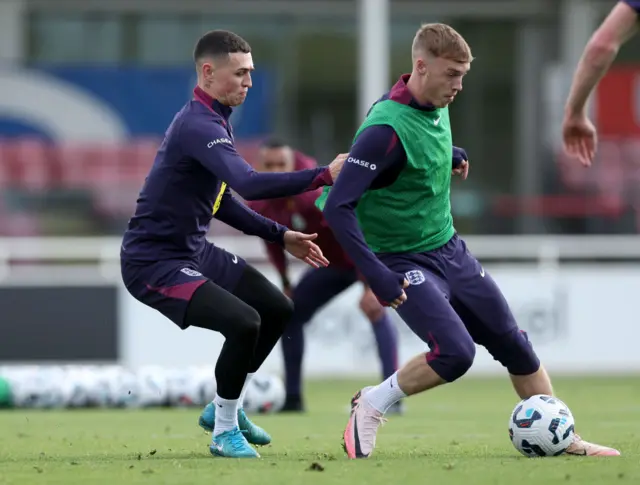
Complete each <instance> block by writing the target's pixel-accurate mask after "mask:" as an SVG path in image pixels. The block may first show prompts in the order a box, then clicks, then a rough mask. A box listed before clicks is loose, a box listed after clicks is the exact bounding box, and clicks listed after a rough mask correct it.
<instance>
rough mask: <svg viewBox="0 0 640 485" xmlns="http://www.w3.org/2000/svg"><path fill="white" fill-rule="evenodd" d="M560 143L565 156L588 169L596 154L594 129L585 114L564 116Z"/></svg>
mask: <svg viewBox="0 0 640 485" xmlns="http://www.w3.org/2000/svg"><path fill="white" fill-rule="evenodd" d="M562 141H563V143H564V150H565V152H566V153H567V155H569V156H572V157H576V158H577V159H578V160H580V163H582V165H584V166H585V167H590V166H591V164H592V163H593V158H594V157H595V154H596V147H597V144H598V138H597V134H596V128H595V126H593V123H591V121H590V120H589V118H587V116H586V115H585V114H579V115H566V116H565V118H564V120H563V122H562Z"/></svg>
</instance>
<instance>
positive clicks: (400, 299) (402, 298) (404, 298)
mask: <svg viewBox="0 0 640 485" xmlns="http://www.w3.org/2000/svg"><path fill="white" fill-rule="evenodd" d="M408 286H409V282H408V281H407V280H404V281H403V282H402V293H400V296H399V297H398V298H396V299H395V300H393V301H392V302H391V303H390V304H389V306H390V307H391V308H393V309H394V310H395V309H396V308H398V307H399V306H400V305H402V304H403V303H404V302H405V301H407V294H406V293H405V292H404V289H405V288H407V287H408Z"/></svg>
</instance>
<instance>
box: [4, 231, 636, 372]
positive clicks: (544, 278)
mask: <svg viewBox="0 0 640 485" xmlns="http://www.w3.org/2000/svg"><path fill="white" fill-rule="evenodd" d="M213 241H214V242H215V243H217V244H219V245H220V246H223V247H225V248H226V249H228V250H230V251H232V252H234V253H236V254H238V255H241V256H243V257H245V258H246V259H248V260H250V261H252V262H253V264H255V265H256V266H257V267H258V269H260V270H261V271H263V272H264V273H265V274H266V275H267V276H268V277H269V278H270V279H272V280H273V281H274V282H277V281H278V278H277V275H276V273H275V272H274V271H273V269H272V268H271V267H270V266H269V264H268V263H267V262H266V258H265V253H264V250H263V248H262V244H261V243H260V242H259V241H258V240H256V239H255V238H249V237H238V238H228V239H213ZM466 241H467V244H468V246H469V248H470V250H471V251H472V252H473V253H474V254H475V255H476V256H477V257H478V259H480V261H481V262H483V266H484V267H485V268H486V269H487V271H489V272H491V273H492V275H493V277H494V278H495V279H496V280H497V282H498V284H499V285H500V286H501V288H502V289H503V291H504V293H505V295H506V297H507V300H508V301H509V303H510V305H511V307H512V309H513V311H514V313H515V315H516V317H517V319H518V321H519V323H520V326H521V327H523V328H524V329H525V330H527V331H528V332H529V335H530V338H531V340H532V341H533V343H534V345H535V347H536V350H537V352H538V354H539V356H540V357H541V359H542V360H543V362H544V363H545V364H546V366H547V367H548V368H549V369H550V370H551V371H554V372H560V373H562V372H566V373H597V372H616V373H617V372H638V371H640V351H639V349H638V344H637V342H638V341H640V322H639V321H638V307H637V305H636V299H637V298H638V294H640V237H614V236H603V237H562V238H548V237H469V238H466ZM119 247H120V240H119V239H76V238H72V239H60V238H55V239H46V238H43V239H20V238H17V239H5V240H0V268H1V269H2V270H1V271H0V287H2V286H6V285H10V286H21V285H33V284H47V285H48V284H51V285H65V284H78V282H82V283H83V284H88V285H116V286H117V287H118V288H119V303H118V305H119V309H118V312H119V323H118V324H119V326H120V348H121V360H122V363H123V364H125V365H128V366H131V367H139V366H143V365H168V366H187V365H203V364H208V363H212V362H213V361H214V360H215V357H216V356H217V353H218V351H219V349H220V346H221V345H222V339H221V338H220V336H218V335H217V334H211V333H210V332H206V331H203V330H200V329H189V330H186V331H184V332H182V331H180V330H178V329H177V328H176V327H175V326H174V325H172V324H171V323H170V322H168V321H167V320H166V319H165V318H164V317H163V316H162V315H160V314H159V313H157V312H155V311H154V310H151V309H149V308H147V307H145V306H144V305H142V304H140V303H139V302H137V301H136V300H134V299H133V298H132V297H131V296H130V295H128V293H127V292H126V290H125V289H124V288H123V286H122V284H121V282H120V275H119V265H118V255H119ZM18 261H22V262H23V263H26V262H29V264H27V265H20V266H18V265H13V264H11V263H12V262H18ZM61 261H78V262H83V263H85V264H82V265H80V266H74V267H71V266H68V265H65V266H61V265H59V264H56V263H60V262H61ZM302 271H304V267H303V266H302V265H294V266H293V274H294V277H295V278H297V277H299V276H300V274H301V273H302ZM361 291H362V290H361V288H360V287H357V286H355V287H353V288H350V289H349V290H348V291H346V292H345V293H343V294H342V295H340V296H339V297H338V298H336V299H335V301H333V302H331V303H330V304H329V305H327V306H326V307H325V308H324V309H322V310H321V311H320V312H319V313H318V314H317V315H316V317H315V318H314V319H313V321H312V322H310V324H309V325H308V326H307V328H306V335H307V337H308V338H307V342H306V354H305V372H306V375H310V376H330V375H336V376H337V375H340V376H353V375H370V374H371V369H377V368H378V360H377V354H376V347H375V343H374V339H373V333H372V332H371V330H370V329H369V328H368V327H369V324H368V323H367V321H366V319H365V318H364V317H363V316H362V315H361V314H360V311H359V310H358V305H357V301H358V297H359V294H360V292H361ZM392 314H393V316H394V319H395V320H396V322H397V323H398V328H399V329H400V334H401V345H400V349H399V350H400V352H399V354H400V360H401V361H404V360H406V359H408V358H410V357H411V356H413V355H414V354H416V353H419V352H423V351H425V349H426V347H425V345H424V344H423V343H422V342H421V341H420V340H418V339H417V338H416V337H414V336H413V335H412V334H411V332H410V331H409V330H408V329H407V328H406V327H405V326H404V324H402V322H401V321H400V320H399V319H398V318H397V316H396V315H395V313H394V312H392ZM89 324H90V322H89ZM281 360H282V359H281V355H280V351H279V349H276V351H274V352H273V353H272V355H271V356H270V357H269V359H268V360H267V362H266V363H265V368H264V370H266V371H272V372H280V371H281ZM472 372H473V373H494V372H501V368H500V366H499V365H498V364H497V363H495V362H494V361H493V360H492V359H491V357H490V356H489V355H488V354H487V353H486V352H485V351H484V350H483V349H479V352H478V355H477V358H476V363H475V366H474V369H473V371H472Z"/></svg>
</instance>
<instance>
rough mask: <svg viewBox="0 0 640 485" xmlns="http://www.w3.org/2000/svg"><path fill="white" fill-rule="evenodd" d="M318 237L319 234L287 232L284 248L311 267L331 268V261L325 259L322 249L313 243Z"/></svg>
mask: <svg viewBox="0 0 640 485" xmlns="http://www.w3.org/2000/svg"><path fill="white" fill-rule="evenodd" d="M317 237H318V235H317V234H303V233H301V232H296V231H287V232H285V233H284V248H285V249H286V250H287V251H288V252H289V253H290V254H292V255H293V256H295V257H296V258H298V259H300V260H302V261H304V262H305V263H307V264H308V265H309V266H313V267H314V268H319V267H320V266H329V260H328V259H327V258H325V257H324V255H323V254H322V250H321V249H320V247H319V246H318V245H317V244H316V243H314V242H312V241H313V240H314V239H315V238H317Z"/></svg>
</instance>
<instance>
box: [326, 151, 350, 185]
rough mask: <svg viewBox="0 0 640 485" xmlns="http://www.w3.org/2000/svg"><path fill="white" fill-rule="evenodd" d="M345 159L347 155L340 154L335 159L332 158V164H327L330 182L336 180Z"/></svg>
mask: <svg viewBox="0 0 640 485" xmlns="http://www.w3.org/2000/svg"><path fill="white" fill-rule="evenodd" d="M347 158H349V154H348V153H340V154H339V155H338V156H337V157H336V158H334V160H333V162H331V163H330V164H329V173H330V174H331V180H333V181H334V182H335V181H336V179H337V178H338V175H339V174H340V170H342V166H343V165H344V162H345V160H346V159H347Z"/></svg>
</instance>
